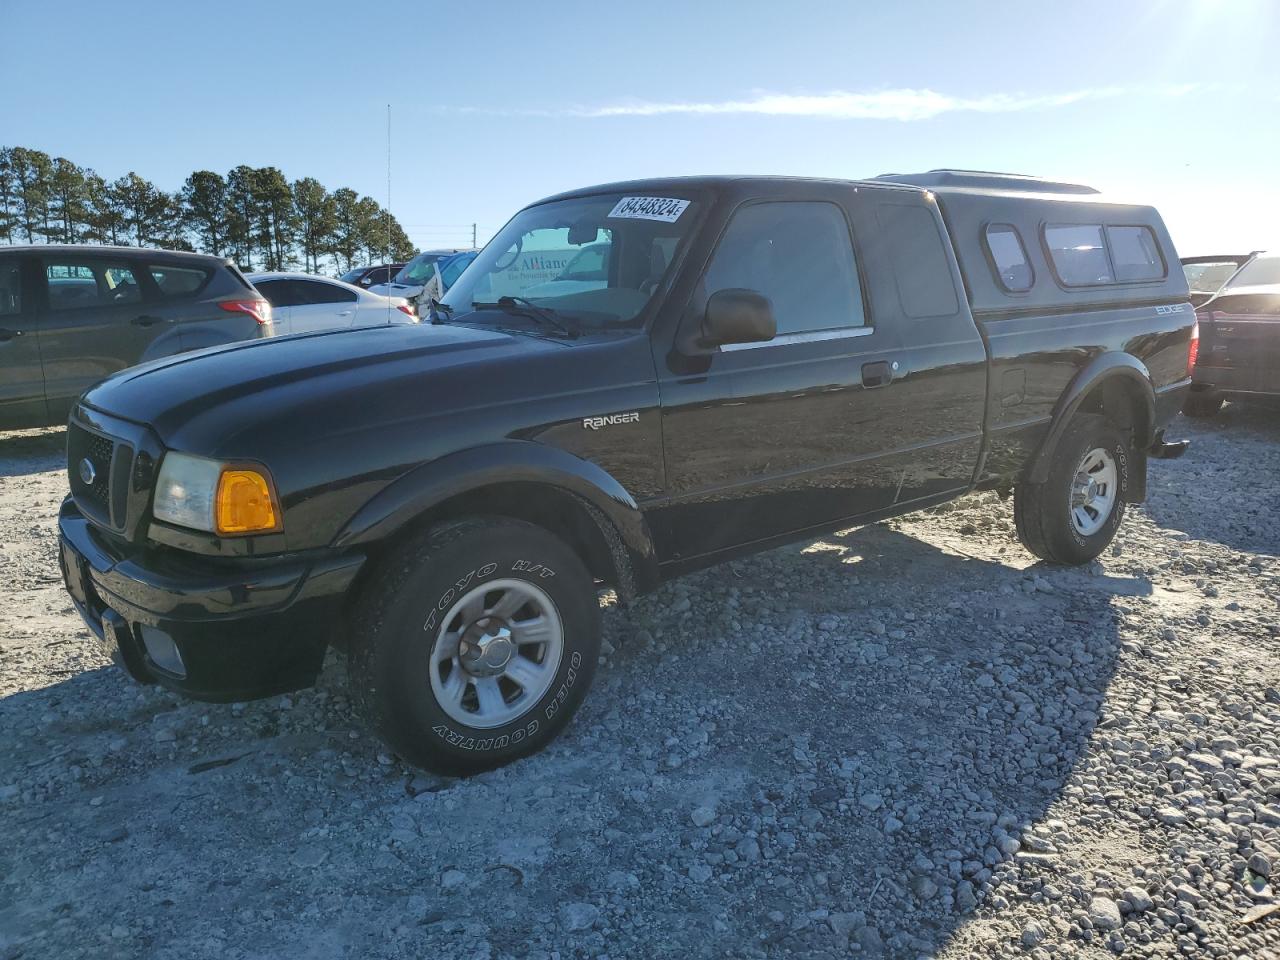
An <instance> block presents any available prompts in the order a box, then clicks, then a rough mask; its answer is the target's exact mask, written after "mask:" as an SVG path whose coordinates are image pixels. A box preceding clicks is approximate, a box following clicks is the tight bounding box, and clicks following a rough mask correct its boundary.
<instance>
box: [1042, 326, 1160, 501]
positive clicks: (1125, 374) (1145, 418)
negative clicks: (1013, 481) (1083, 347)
mask: <svg viewBox="0 0 1280 960" xmlns="http://www.w3.org/2000/svg"><path fill="white" fill-rule="evenodd" d="M1111 381H1119V382H1123V383H1126V384H1127V385H1128V386H1129V388H1130V389H1133V390H1135V392H1136V393H1137V396H1138V397H1139V401H1138V402H1139V409H1138V411H1137V415H1136V417H1135V433H1134V438H1133V439H1134V453H1135V454H1136V455H1138V457H1139V459H1141V460H1143V462H1144V463H1145V456H1146V451H1147V447H1148V446H1150V444H1151V432H1152V430H1153V428H1154V424H1155V418H1156V394H1155V389H1154V388H1153V387H1152V385H1151V371H1150V370H1148V369H1147V367H1146V364H1144V363H1143V362H1142V361H1141V360H1139V359H1138V358H1137V357H1135V356H1133V355H1132V354H1130V353H1124V352H1123V351H1120V350H1112V351H1108V352H1107V353H1102V354H1099V355H1098V356H1096V357H1094V358H1093V359H1092V360H1090V361H1089V362H1088V363H1087V364H1085V366H1084V368H1083V369H1082V370H1081V371H1080V372H1079V373H1077V374H1076V376H1075V377H1074V379H1072V381H1071V383H1070V384H1068V385H1067V389H1066V390H1065V391H1064V392H1063V394H1062V396H1061V397H1059V398H1058V402H1057V403H1056V404H1055V405H1054V408H1053V418H1052V420H1051V422H1050V424H1049V430H1048V432H1047V433H1046V434H1045V436H1044V439H1043V440H1041V442H1040V447H1039V449H1037V450H1036V453H1035V456H1034V457H1032V460H1031V467H1030V469H1029V470H1028V472H1027V479H1028V480H1029V481H1030V482H1031V483H1044V482H1045V481H1046V480H1047V479H1048V478H1049V461H1050V459H1051V458H1052V456H1053V451H1054V448H1056V447H1057V445H1058V441H1059V440H1061V439H1062V434H1063V433H1064V432H1065V431H1066V429H1067V424H1068V423H1069V422H1070V421H1071V418H1072V417H1073V416H1074V415H1075V413H1076V411H1077V410H1079V409H1080V405H1081V404H1082V403H1083V402H1084V399H1085V397H1087V396H1088V395H1089V394H1090V393H1092V392H1093V390H1094V389H1096V388H1097V387H1100V386H1102V385H1103V384H1105V383H1108V382H1111ZM1138 483H1139V485H1140V487H1141V486H1145V484H1144V483H1143V481H1142V479H1141V478H1139V479H1138Z"/></svg>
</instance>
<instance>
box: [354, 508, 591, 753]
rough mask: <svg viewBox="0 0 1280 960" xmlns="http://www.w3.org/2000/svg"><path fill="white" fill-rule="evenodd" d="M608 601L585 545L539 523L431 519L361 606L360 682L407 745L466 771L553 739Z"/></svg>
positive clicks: (578, 691)
mask: <svg viewBox="0 0 1280 960" xmlns="http://www.w3.org/2000/svg"><path fill="white" fill-rule="evenodd" d="M599 651H600V605H599V601H598V599H597V597H596V591H595V585H594V582H593V580H592V578H591V576H590V574H589V573H588V572H587V570H586V568H585V567H584V566H583V564H582V561H581V560H580V559H579V558H578V556H577V555H576V554H575V553H574V552H573V550H571V549H570V548H569V547H568V546H566V545H565V544H564V543H563V542H562V541H561V540H559V539H558V538H557V537H555V536H554V535H552V534H551V533H549V532H548V531H546V530H544V529H542V528H541V527H537V526H535V525H533V524H531V523H525V522H524V521H521V520H513V519H509V518H506V517H476V518H469V519H466V520H459V521H454V522H450V523H447V524H444V525H441V526H439V527H436V528H433V529H431V530H429V531H428V532H427V533H426V534H425V535H423V536H420V537H418V538H416V539H414V540H412V541H409V542H408V543H406V544H404V545H403V546H401V547H400V548H399V549H397V550H396V551H395V552H394V553H393V554H391V555H390V556H389V557H388V558H387V559H386V560H385V561H384V562H383V563H382V565H381V567H380V568H379V570H378V571H376V573H375V579H371V580H370V581H369V583H368V585H367V586H366V588H365V593H364V595H363V596H362V597H361V599H360V601H359V603H358V605H357V609H356V612H355V616H354V618H353V629H352V637H351V643H350V651H349V653H348V658H347V665H348V673H349V675H350V678H351V686H352V694H353V697H354V699H355V700H356V703H357V705H358V707H359V708H360V711H361V713H362V714H363V716H364V717H365V719H366V721H367V722H368V723H369V725H370V726H371V727H372V728H373V729H374V731H375V732H376V733H377V734H378V735H379V736H381V737H382V738H383V739H384V740H385V741H386V742H387V743H388V744H389V745H390V746H391V747H392V748H393V749H394V750H395V751H396V752H397V753H399V754H400V756H402V757H404V758H405V759H406V760H408V761H409V762H410V763H412V764H415V765H416V766H420V767H423V768H425V769H428V770H432V771H434V772H437V773H444V774H451V775H464V774H469V773H477V772H479V771H482V770H489V769H492V768H494V767H499V766H502V765H503V764H506V763H510V762H511V761H513V760H516V759H519V758H520V757H524V756H528V755H529V754H531V753H534V752H536V751H537V750H540V749H541V748H542V747H544V746H546V745H547V744H548V743H550V742H551V740H553V739H554V738H555V737H556V736H557V735H558V734H559V733H560V731H561V730H563V729H564V727H565V725H566V724H567V723H568V722H569V719H570V718H571V717H572V716H573V714H574V712H575V711H576V710H577V708H578V706H579V704H581V702H582V700H583V698H584V697H585V695H586V693H587V690H588V689H589V688H590V686H591V681H592V678H593V676H594V674H595V668H596V660H597V659H598V657H599Z"/></svg>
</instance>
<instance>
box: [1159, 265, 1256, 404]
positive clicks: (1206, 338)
mask: <svg viewBox="0 0 1280 960" xmlns="http://www.w3.org/2000/svg"><path fill="white" fill-rule="evenodd" d="M1196 318H1197V320H1198V321H1199V326H1200V347H1199V351H1198V353H1197V356H1196V364H1195V371H1194V373H1193V378H1192V383H1191V393H1190V394H1189V395H1188V396H1187V400H1186V403H1185V404H1184V405H1183V408H1182V409H1183V412H1184V413H1186V414H1187V416H1189V417H1212V416H1213V415H1214V414H1216V413H1217V412H1218V411H1219V410H1221V409H1222V405H1223V403H1224V402H1226V401H1227V400H1232V401H1240V400H1274V399H1277V398H1280V253H1262V254H1258V255H1256V256H1252V257H1250V258H1249V260H1248V261H1247V262H1246V263H1245V264H1244V266H1242V267H1241V268H1240V269H1239V270H1238V271H1237V272H1236V273H1235V274H1233V275H1232V277H1231V278H1230V279H1229V280H1228V281H1226V284H1225V286H1223V287H1222V289H1220V290H1219V291H1218V292H1217V293H1216V294H1215V295H1214V296H1213V297H1211V298H1210V299H1209V300H1206V301H1205V302H1204V303H1202V304H1201V305H1200V306H1199V307H1198V308H1197V309H1196Z"/></svg>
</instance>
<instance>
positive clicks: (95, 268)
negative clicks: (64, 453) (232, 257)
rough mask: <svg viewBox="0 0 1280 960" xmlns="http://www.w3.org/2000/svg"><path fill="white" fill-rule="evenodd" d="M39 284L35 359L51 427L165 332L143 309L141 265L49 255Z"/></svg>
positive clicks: (145, 306)
mask: <svg viewBox="0 0 1280 960" xmlns="http://www.w3.org/2000/svg"><path fill="white" fill-rule="evenodd" d="M38 262H39V268H38V270H37V277H38V279H39V280H40V281H41V282H42V283H43V285H44V290H43V291H42V292H43V294H44V296H43V302H42V304H41V309H40V318H39V326H40V355H41V359H42V362H43V365H44V379H45V396H46V398H47V400H48V405H49V417H50V419H52V420H55V421H58V420H64V419H66V417H67V415H68V414H69V413H70V411H71V407H72V406H73V405H74V404H75V402H76V400H77V399H78V398H79V397H80V394H82V393H84V391H85V390H87V389H89V387H91V386H93V385H94V384H95V383H97V382H98V381H99V380H102V379H103V378H105V377H109V376H110V375H111V374H113V373H115V372H116V371H118V370H123V369H124V368H125V367H129V366H132V365H133V364H135V363H137V362H138V361H139V360H140V359H141V358H142V354H143V352H144V351H145V350H146V349H147V345H148V344H149V343H150V342H151V341H152V339H154V338H155V337H156V336H157V335H158V334H159V333H160V332H162V331H163V329H164V327H163V325H162V321H161V320H160V319H159V318H158V317H156V316H155V315H154V314H152V313H151V312H149V310H148V303H147V302H144V290H146V289H149V288H146V287H144V284H145V283H146V282H147V281H146V280H145V279H144V278H143V277H141V276H140V274H141V273H142V266H141V264H140V263H134V262H133V261H131V260H129V259H126V258H124V257H119V258H116V257H98V256H89V257H85V256H75V255H66V254H50V255H47V256H42V257H40V258H39V261H38Z"/></svg>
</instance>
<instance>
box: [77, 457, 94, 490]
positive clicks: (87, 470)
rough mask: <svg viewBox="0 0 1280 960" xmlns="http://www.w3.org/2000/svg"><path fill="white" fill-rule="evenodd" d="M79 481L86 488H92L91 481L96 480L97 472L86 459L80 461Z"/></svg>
mask: <svg viewBox="0 0 1280 960" xmlns="http://www.w3.org/2000/svg"><path fill="white" fill-rule="evenodd" d="M80 479H81V480H83V481H84V485H85V486H86V487H92V486H93V481H95V480H97V479H98V471H97V470H95V469H94V468H93V461H92V460H90V459H89V458H88V457H85V458H84V459H83V460H81V461H80Z"/></svg>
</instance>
